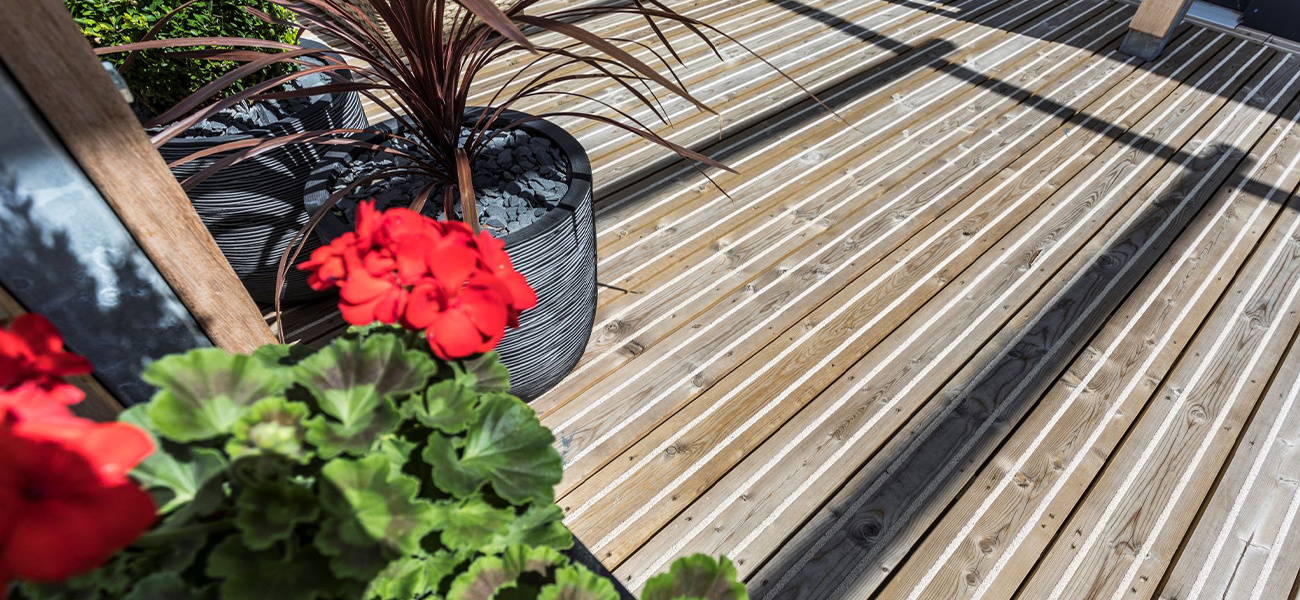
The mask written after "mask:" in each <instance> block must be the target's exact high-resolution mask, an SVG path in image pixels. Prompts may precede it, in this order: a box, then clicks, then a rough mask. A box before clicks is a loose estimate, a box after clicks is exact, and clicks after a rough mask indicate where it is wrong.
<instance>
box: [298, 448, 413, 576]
mask: <svg viewBox="0 0 1300 600" xmlns="http://www.w3.org/2000/svg"><path fill="white" fill-rule="evenodd" d="M321 473H322V475H323V479H322V481H321V487H322V489H321V500H322V502H323V504H324V506H325V510H326V511H327V512H328V513H330V514H331V515H332V516H333V517H334V518H335V519H336V520H337V521H338V522H339V525H340V527H339V534H340V536H341V537H342V538H343V539H344V540H346V541H348V542H350V543H353V544H366V543H367V542H369V543H372V544H377V545H378V546H380V547H381V548H384V549H386V550H391V551H393V552H394V553H395V554H414V553H415V552H417V551H418V550H419V549H420V540H421V539H422V538H424V536H425V535H427V534H428V533H429V532H430V531H432V530H433V528H434V526H435V525H436V524H437V522H436V521H435V520H434V509H433V505H432V504H431V503H430V502H429V501H427V500H422V499H420V498H418V497H417V496H418V495H419V491H420V482H419V481H418V480H417V479H415V478H414V477H410V476H408V475H404V474H402V473H401V472H399V471H398V470H396V469H393V468H392V463H390V462H389V460H388V458H387V457H385V456H383V455H372V456H367V457H365V458H361V459H356V460H351V459H344V458H336V459H334V460H331V461H330V462H329V463H327V464H326V465H325V466H324V467H323V468H322V469H321Z"/></svg>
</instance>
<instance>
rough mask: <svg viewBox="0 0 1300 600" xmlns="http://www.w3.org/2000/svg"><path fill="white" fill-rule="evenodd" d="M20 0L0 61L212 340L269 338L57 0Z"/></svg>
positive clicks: (242, 348) (0, 39)
mask: <svg viewBox="0 0 1300 600" xmlns="http://www.w3.org/2000/svg"><path fill="white" fill-rule="evenodd" d="M20 4H21V10H13V11H10V12H12V13H13V14H12V16H11V17H10V18H6V19H3V20H0V62H3V64H4V66H5V68H6V69H7V70H8V71H9V73H10V74H11V75H12V76H13V77H14V78H15V80H16V81H17V82H18V83H19V85H20V86H21V87H22V88H23V91H24V92H26V94H27V95H28V97H29V98H31V100H32V102H33V103H34V104H35V105H36V106H37V107H38V109H39V110H40V111H41V113H42V115H44V116H45V118H46V120H47V122H48V123H49V124H50V126H51V128H52V129H53V130H54V131H55V132H56V133H57V134H58V136H59V137H60V139H62V141H63V143H64V145H65V146H66V147H67V149H68V152H69V153H70V154H71V155H72V156H73V158H74V159H76V161H77V162H78V163H79V164H80V165H81V168H82V169H83V170H84V171H85V173H86V175H87V177H89V178H90V180H91V181H92V182H94V184H95V186H96V187H97V188H98V189H99V192H100V194H101V195H103V197H104V198H105V199H106V200H107V201H108V202H109V204H110V205H111V206H112V207H113V210H114V211H115V212H116V213H117V215H118V217H119V218H120V219H121V220H122V222H123V223H124V224H125V225H126V226H127V228H128V229H129V230H130V231H131V233H132V235H133V236H134V237H135V239H136V242H137V243H139V245H140V247H141V248H142V249H143V250H144V252H145V254H147V255H148V256H149V259H150V260H151V261H152V262H153V263H154V265H155V266H156V267H157V268H158V270H159V272H161V273H162V275H163V277H164V278H166V280H167V282H168V283H169V284H170V285H171V287H172V289H173V290H175V292H176V295H177V296H178V297H179V298H180V299H181V301H182V302H183V303H184V304H185V306H186V308H188V309H189V311H190V312H191V313H192V314H193V315H194V318H195V320H197V321H198V323H199V325H200V326H201V327H202V328H203V330H204V332H206V333H207V334H208V336H209V337H210V338H211V339H212V341H213V342H214V343H215V344H217V345H218V346H220V347H222V348H225V349H226V350H229V351H231V352H251V351H252V350H253V349H255V348H257V347H258V346H260V345H262V344H264V343H267V342H270V341H272V337H271V332H270V330H269V329H267V327H266V326H265V324H264V323H263V322H262V319H261V317H260V314H259V311H258V309H257V306H256V304H254V303H253V301H252V299H251V298H249V296H248V292H247V291H245V290H244V286H243V284H241V283H240V282H239V279H238V278H237V277H236V276H235V273H234V271H232V270H231V268H230V265H229V264H228V263H227V262H226V259H225V257H224V256H222V254H221V251H220V250H218V249H217V245H216V243H215V242H214V241H213V240H212V236H211V235H210V234H209V233H208V230H207V229H206V228H204V226H203V224H202V223H201V222H200V221H199V217H198V214H197V213H195V212H194V208H193V207H192V206H191V205H190V202H189V199H188V198H186V196H185V193H184V191H182V190H181V188H180V185H178V184H177V183H176V180H175V178H174V177H173V176H172V174H171V172H170V171H169V170H168V169H167V166H166V165H165V164H164V163H163V161H162V158H161V157H160V156H159V155H158V153H157V152H156V151H155V150H154V149H153V146H152V145H151V144H150V143H149V140H148V138H147V137H145V134H144V131H143V130H142V129H141V128H140V125H139V123H138V122H137V121H136V119H135V117H134V116H133V115H132V114H131V111H130V109H129V108H128V106H127V105H126V103H125V102H123V101H122V99H121V96H120V95H119V94H118V93H117V90H116V89H115V88H114V86H113V84H112V82H111V81H110V80H109V78H108V76H107V74H106V73H105V72H104V70H103V68H102V67H101V66H100V64H99V61H98V60H96V59H95V57H94V54H93V53H92V52H91V49H90V46H89V45H87V44H86V41H85V39H84V38H83V37H82V35H81V33H80V32H79V31H78V30H77V27H76V25H75V24H74V23H73V22H72V19H71V18H70V17H69V16H68V14H67V11H66V10H65V9H64V7H63V4H62V3H61V2H59V1H58V0H20ZM38 48H39V49H41V51H36V49H38Z"/></svg>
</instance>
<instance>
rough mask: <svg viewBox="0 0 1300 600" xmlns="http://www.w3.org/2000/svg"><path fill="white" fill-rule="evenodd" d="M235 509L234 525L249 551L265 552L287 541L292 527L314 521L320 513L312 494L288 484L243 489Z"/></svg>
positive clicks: (290, 483) (307, 489) (298, 485)
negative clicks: (277, 543) (278, 543)
mask: <svg viewBox="0 0 1300 600" xmlns="http://www.w3.org/2000/svg"><path fill="white" fill-rule="evenodd" d="M235 507H236V508H237V509H238V511H237V513H236V516H235V525H237V526H238V527H239V530H240V532H241V534H242V535H243V538H244V545H245V546H247V547H248V548H249V549H250V550H265V549H267V548H270V547H271V546H272V545H273V544H275V543H276V542H279V541H283V540H287V539H289V537H290V536H292V535H293V528H294V527H295V526H297V525H298V524H300V523H310V522H312V521H315V520H316V517H317V516H318V515H319V514H320V505H319V504H318V503H317V501H316V494H315V493H313V492H312V490H311V489H310V488H308V487H306V486H304V485H301V484H297V483H294V482H292V481H283V482H281V483H279V484H264V485H255V486H249V487H247V488H244V490H243V492H241V493H240V494H239V499H238V500H236V501H235Z"/></svg>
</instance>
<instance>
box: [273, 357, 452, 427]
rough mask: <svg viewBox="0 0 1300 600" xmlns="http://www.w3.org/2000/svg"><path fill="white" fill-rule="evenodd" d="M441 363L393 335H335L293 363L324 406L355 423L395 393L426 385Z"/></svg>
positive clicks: (348, 424)
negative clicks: (345, 336)
mask: <svg viewBox="0 0 1300 600" xmlns="http://www.w3.org/2000/svg"><path fill="white" fill-rule="evenodd" d="M437 370H438V366H437V364H436V363H434V362H433V359H431V358H429V356H428V355H426V354H424V353H422V352H419V351H416V350H408V349H407V348H406V346H405V345H404V344H402V342H401V341H400V340H399V339H398V338H397V336H396V335H392V334H379V335H373V336H370V337H367V338H364V339H360V340H357V339H349V338H336V339H335V340H334V342H333V343H331V344H330V345H329V346H326V347H325V348H322V349H321V350H319V351H317V352H316V354H313V355H312V356H310V357H308V358H306V359H304V360H303V361H302V362H300V363H298V366H296V367H294V378H295V380H296V381H297V382H298V383H300V384H302V386H303V387H305V388H307V390H308V391H310V392H311V393H312V395H313V396H315V397H316V400H317V401H318V402H319V403H320V407H321V410H322V411H324V412H325V413H326V414H328V415H330V416H332V417H334V418H336V419H338V420H339V421H340V422H341V423H343V426H344V427H345V428H352V427H355V426H357V425H358V423H359V422H360V421H362V420H364V419H367V418H369V417H371V416H372V415H373V414H374V412H375V410H376V409H377V408H378V406H379V405H380V402H381V401H382V400H383V399H384V398H386V397H390V396H396V395H400V394H405V393H408V392H412V391H414V390H417V389H420V388H422V387H424V384H425V382H427V381H428V380H429V378H430V377H433V376H434V375H435V374H436V373H437Z"/></svg>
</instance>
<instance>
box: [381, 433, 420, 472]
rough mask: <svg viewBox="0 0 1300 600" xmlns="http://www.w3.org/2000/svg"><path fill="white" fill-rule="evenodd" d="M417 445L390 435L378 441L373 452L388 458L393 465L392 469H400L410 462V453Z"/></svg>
mask: <svg viewBox="0 0 1300 600" xmlns="http://www.w3.org/2000/svg"><path fill="white" fill-rule="evenodd" d="M418 446H419V445H418V444H416V443H415V442H410V441H407V440H406V439H404V438H401V437H398V436H395V435H390V436H385V437H382V438H380V439H379V444H378V445H377V446H375V452H378V453H379V454H382V455H384V456H387V457H388V460H389V461H391V462H392V463H393V468H394V469H399V470H400V469H401V468H402V467H404V466H406V463H408V462H410V460H411V453H412V452H414V451H415V449H416V448H417V447H418Z"/></svg>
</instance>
